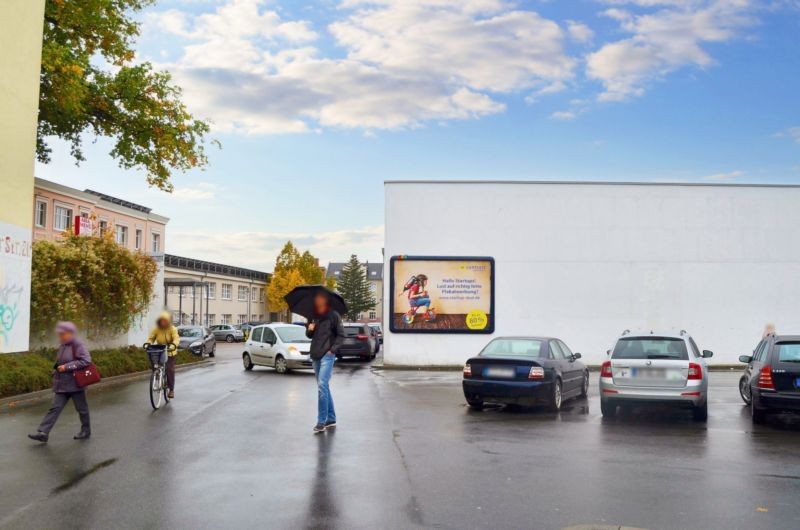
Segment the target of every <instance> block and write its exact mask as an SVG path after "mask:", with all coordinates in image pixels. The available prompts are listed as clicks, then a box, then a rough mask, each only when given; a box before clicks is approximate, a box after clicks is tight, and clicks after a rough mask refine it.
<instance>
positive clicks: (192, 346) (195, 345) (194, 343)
mask: <svg viewBox="0 0 800 530" xmlns="http://www.w3.org/2000/svg"><path fill="white" fill-rule="evenodd" d="M202 344H203V343H202V342H200V341H199V340H197V341H194V342H193V343H191V344H189V347H190V348H199V347H200V346H201V345H202Z"/></svg>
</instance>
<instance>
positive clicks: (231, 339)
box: [225, 335, 233, 342]
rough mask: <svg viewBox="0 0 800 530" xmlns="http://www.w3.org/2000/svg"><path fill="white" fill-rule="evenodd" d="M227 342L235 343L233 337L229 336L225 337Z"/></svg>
mask: <svg viewBox="0 0 800 530" xmlns="http://www.w3.org/2000/svg"><path fill="white" fill-rule="evenodd" d="M225 342H233V335H228V336H227V337H225Z"/></svg>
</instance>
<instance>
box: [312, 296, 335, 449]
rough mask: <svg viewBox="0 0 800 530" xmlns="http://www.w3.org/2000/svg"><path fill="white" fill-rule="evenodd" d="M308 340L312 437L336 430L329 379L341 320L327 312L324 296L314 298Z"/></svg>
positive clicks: (333, 312) (329, 308) (329, 307)
mask: <svg viewBox="0 0 800 530" xmlns="http://www.w3.org/2000/svg"><path fill="white" fill-rule="evenodd" d="M306 336H307V337H308V338H310V339H311V348H310V350H309V353H310V355H311V363H312V365H313V366H314V374H315V375H316V376H317V424H316V425H314V434H319V433H322V432H325V431H326V430H327V429H333V428H334V427H336V410H335V409H334V406H333V396H332V395H331V389H330V380H331V375H332V374H333V363H334V361H335V360H336V354H337V353H338V351H339V347H340V346H341V344H342V340H343V339H344V326H343V325H342V317H341V316H340V315H339V313H337V312H336V311H334V310H333V309H331V304H330V300H329V299H328V297H327V295H325V294H324V293H319V294H317V295H316V297H315V298H314V319H313V320H312V321H311V322H310V323H309V324H308V328H306Z"/></svg>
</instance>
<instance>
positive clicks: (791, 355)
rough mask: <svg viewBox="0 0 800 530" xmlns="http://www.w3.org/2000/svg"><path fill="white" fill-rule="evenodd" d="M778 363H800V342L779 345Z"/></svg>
mask: <svg viewBox="0 0 800 530" xmlns="http://www.w3.org/2000/svg"><path fill="white" fill-rule="evenodd" d="M778 361H780V362H782V363H800V342H782V343H780V344H778Z"/></svg>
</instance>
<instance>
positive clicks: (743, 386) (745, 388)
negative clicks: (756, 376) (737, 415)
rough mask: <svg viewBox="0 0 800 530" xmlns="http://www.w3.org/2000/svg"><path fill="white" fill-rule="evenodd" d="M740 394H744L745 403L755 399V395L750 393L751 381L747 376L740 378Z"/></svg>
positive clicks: (747, 403)
mask: <svg viewBox="0 0 800 530" xmlns="http://www.w3.org/2000/svg"><path fill="white" fill-rule="evenodd" d="M739 395H740V396H742V401H744V404H745V405H749V404H750V402H751V401H752V400H753V397H752V396H751V395H750V381H748V380H747V378H746V377H742V378H741V379H740V380H739Z"/></svg>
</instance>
